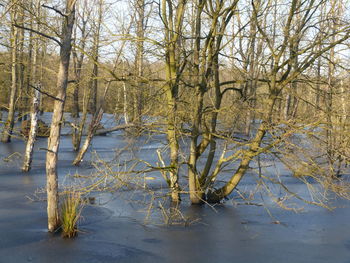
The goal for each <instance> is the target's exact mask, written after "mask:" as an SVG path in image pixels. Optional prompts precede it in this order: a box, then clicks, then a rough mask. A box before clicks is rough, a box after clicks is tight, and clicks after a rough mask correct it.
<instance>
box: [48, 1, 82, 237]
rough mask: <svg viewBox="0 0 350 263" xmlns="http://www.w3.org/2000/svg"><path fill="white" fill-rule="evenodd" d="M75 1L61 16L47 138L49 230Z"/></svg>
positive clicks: (54, 214) (55, 218) (53, 221)
mask: <svg viewBox="0 0 350 263" xmlns="http://www.w3.org/2000/svg"><path fill="white" fill-rule="evenodd" d="M75 3H76V0H67V2H66V14H67V16H65V17H63V19H64V22H63V25H62V27H63V28H62V36H61V48H60V64H59V71H58V75H57V95H56V100H55V103H54V109H53V114H52V121H51V129H50V137H49V139H48V146H47V154H46V176H47V215H48V230H49V232H53V231H55V230H56V229H57V228H58V227H59V211H58V178H57V160H58V150H59V144H60V134H61V124H62V117H63V109H64V103H65V100H66V90H67V84H68V69H69V59H70V53H71V48H72V44H71V41H72V31H73V25H74V20H75Z"/></svg>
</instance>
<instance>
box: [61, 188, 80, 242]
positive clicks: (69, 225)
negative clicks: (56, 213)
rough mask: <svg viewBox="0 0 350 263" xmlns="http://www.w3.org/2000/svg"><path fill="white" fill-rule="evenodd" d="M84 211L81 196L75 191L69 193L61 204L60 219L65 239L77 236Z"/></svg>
mask: <svg viewBox="0 0 350 263" xmlns="http://www.w3.org/2000/svg"><path fill="white" fill-rule="evenodd" d="M82 209H83V204H82V202H81V194H80V193H77V192H74V191H73V192H68V193H67V194H66V195H65V198H64V200H63V202H62V204H61V213H60V217H61V228H62V236H63V237H66V238H73V237H75V236H76V235H77V233H78V221H79V218H80V216H81V212H82Z"/></svg>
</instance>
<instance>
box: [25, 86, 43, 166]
mask: <svg viewBox="0 0 350 263" xmlns="http://www.w3.org/2000/svg"><path fill="white" fill-rule="evenodd" d="M39 102H40V92H39V91H38V90H35V92H34V97H33V106H32V112H31V114H30V131H29V136H28V141H27V145H26V151H25V155H24V162H23V166H22V171H23V172H28V171H29V170H30V169H31V164H32V160H33V149H34V142H35V138H36V133H37V129H38V113H39Z"/></svg>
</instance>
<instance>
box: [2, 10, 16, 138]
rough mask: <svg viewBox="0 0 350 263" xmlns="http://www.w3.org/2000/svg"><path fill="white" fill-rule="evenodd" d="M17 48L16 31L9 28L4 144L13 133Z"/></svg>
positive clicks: (12, 17)
mask: <svg viewBox="0 0 350 263" xmlns="http://www.w3.org/2000/svg"><path fill="white" fill-rule="evenodd" d="M16 16H17V11H16V10H14V11H11V20H12V23H16ZM17 48H18V29H17V28H16V27H15V26H14V25H12V26H11V59H12V61H11V63H12V66H11V93H10V101H9V110H8V115H7V120H6V123H5V127H4V130H3V132H2V138H1V141H2V142H4V143H7V142H10V141H11V136H12V132H13V126H14V124H15V107H16V96H17V86H18V85H17V79H18V67H17V62H18V61H17V60H18V59H17Z"/></svg>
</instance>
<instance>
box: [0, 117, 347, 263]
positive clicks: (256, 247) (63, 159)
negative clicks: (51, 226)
mask: <svg viewBox="0 0 350 263" xmlns="http://www.w3.org/2000/svg"><path fill="white" fill-rule="evenodd" d="M107 125H108V124H107ZM111 125H112V124H111ZM66 131H67V132H68V128H67V129H66ZM70 140H71V139H70V137H69V136H63V137H62V140H61V146H60V155H59V166H58V168H59V177H60V182H63V181H64V180H65V178H66V175H67V174H74V173H79V174H89V173H91V172H92V171H93V169H92V167H91V165H89V160H90V159H91V158H94V157H93V156H94V155H92V154H91V152H97V153H98V155H99V157H100V158H102V159H105V160H107V159H108V160H112V159H113V158H114V157H116V156H117V155H116V152H118V149H121V148H123V147H125V146H126V145H128V143H129V142H128V138H127V137H125V136H124V135H123V132H115V133H113V134H109V135H108V136H98V137H96V138H95V139H94V141H93V145H92V147H91V151H90V154H88V155H87V156H86V158H85V160H84V162H83V164H82V165H81V167H79V168H77V167H74V166H72V165H71V162H72V160H73V158H74V156H75V153H74V152H73V151H72V149H71V148H72V147H71V141H70ZM161 144H162V137H154V138H152V139H151V140H149V138H148V137H147V136H145V137H142V138H140V139H139V141H138V143H137V145H138V146H139V147H138V150H137V156H138V157H139V158H142V159H145V160H148V161H152V160H153V161H154V158H155V149H156V148H158V147H159V146H160V145H161ZM24 146H25V145H24V142H23V140H21V139H15V140H14V141H13V142H12V143H10V144H0V233H1V234H0V262H1V263H11V262H16V263H17V262H234V263H236V262H245V263H247V262H264V263H266V262H276V263H277V262H278V263H281V262H284V263H285V262H291V263H295V262H308V263H310V262H315V263H320V262H339V263H340V262H343V263H349V262H350V221H349V218H350V209H349V204H350V203H349V202H347V201H342V200H334V201H332V202H333V205H335V206H337V207H338V208H337V209H335V210H333V211H329V210H326V209H324V208H320V207H315V206H308V205H304V206H303V208H304V209H303V210H302V211H300V212H298V213H294V212H291V211H286V210H283V209H281V208H279V207H277V206H276V205H275V204H274V203H273V202H271V201H270V199H269V198H268V196H267V194H265V193H263V194H262V195H261V196H260V198H256V200H254V204H259V205H261V204H264V206H256V205H252V204H250V205H247V204H243V203H244V201H243V200H241V199H239V198H237V195H234V196H233V200H230V201H227V202H226V203H225V204H224V205H218V206H215V209H213V208H211V207H208V206H194V207H191V206H189V205H188V204H187V203H186V202H184V203H183V204H182V208H181V211H182V216H183V217H184V218H185V219H186V220H185V221H184V224H179V225H174V226H169V225H166V224H164V221H162V219H161V213H160V212H159V209H156V208H155V210H154V212H153V214H152V216H151V217H150V218H149V220H148V221H147V222H145V218H146V214H147V213H146V212H145V210H147V206H146V205H145V203H147V202H137V201H144V200H143V197H144V196H143V193H142V191H141V190H137V191H133V190H130V191H126V190H124V191H123V192H117V193H108V194H97V193H96V194H95V197H96V203H95V204H94V205H87V206H86V207H85V208H84V210H83V219H82V221H81V223H80V232H79V235H78V237H77V238H75V239H73V240H68V239H63V238H61V236H60V235H59V234H56V235H52V234H49V233H47V231H46V203H45V202H44V201H40V200H36V199H35V198H33V194H34V193H35V191H37V190H38V189H41V188H43V187H45V165H44V160H45V150H43V149H42V148H45V147H46V139H45V138H40V139H39V140H38V141H37V143H36V146H35V149H36V153H35V156H34V161H33V168H32V170H31V171H30V172H29V173H28V174H23V173H22V172H21V171H20V165H21V162H22V156H21V154H22V153H23V152H24ZM116 149H117V150H116ZM279 172H280V173H281V174H282V176H284V175H283V173H284V171H283V170H282V171H279ZM150 176H153V177H155V180H151V181H150V183H151V184H152V186H153V188H154V189H159V188H162V184H164V183H163V182H162V180H161V179H158V177H160V175H159V174H158V175H157V174H152V175H150ZM285 180H286V182H288V186H289V187H291V188H294V189H301V190H300V191H304V188H303V187H302V185H301V183H300V182H299V181H298V180H296V179H294V178H290V177H288V176H287V175H285ZM254 185H255V180H254V177H253V176H249V175H248V176H246V177H245V178H244V179H243V181H242V184H241V185H240V187H239V188H240V189H241V190H242V191H249V189H253V188H254ZM156 191H157V190H156ZM276 191H278V189H276ZM301 194H302V193H301ZM304 194H305V195H307V193H306V192H305V193H304ZM147 198H148V197H147ZM147 198H146V201H147V200H149V199H147ZM184 199H187V198H186V197H185V198H184ZM298 206H300V204H298Z"/></svg>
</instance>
